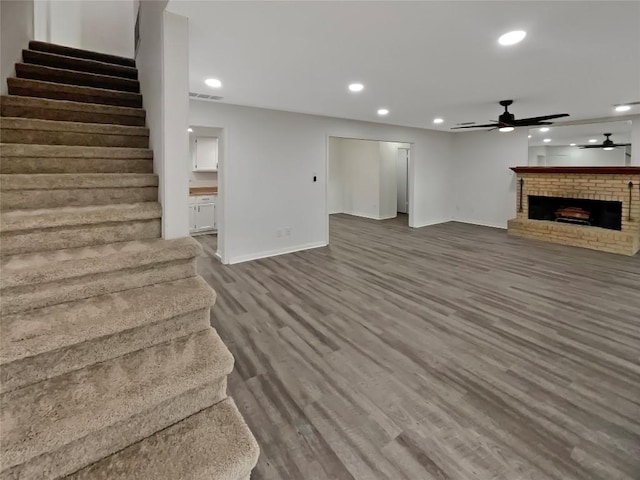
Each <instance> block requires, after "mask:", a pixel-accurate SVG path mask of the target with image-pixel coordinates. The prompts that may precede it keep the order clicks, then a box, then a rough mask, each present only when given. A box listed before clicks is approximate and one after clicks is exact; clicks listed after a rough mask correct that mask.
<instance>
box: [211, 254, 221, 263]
mask: <svg viewBox="0 0 640 480" xmlns="http://www.w3.org/2000/svg"><path fill="white" fill-rule="evenodd" d="M213 256H214V257H216V258H217V259H218V260H220V263H222V257H221V256H220V253H218V252H216V253H214V254H213Z"/></svg>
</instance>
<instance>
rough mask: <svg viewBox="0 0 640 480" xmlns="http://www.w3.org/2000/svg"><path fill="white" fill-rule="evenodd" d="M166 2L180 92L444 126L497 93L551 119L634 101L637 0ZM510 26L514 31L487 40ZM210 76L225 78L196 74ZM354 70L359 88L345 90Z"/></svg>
mask: <svg viewBox="0 0 640 480" xmlns="http://www.w3.org/2000/svg"><path fill="white" fill-rule="evenodd" d="M168 10H170V11H172V12H174V13H178V14H180V15H184V16H187V17H189V29H190V83H191V91H193V92H199V93H209V94H214V95H221V96H223V97H224V99H223V100H222V101H223V102H225V103H232V104H240V105H251V106H258V107H265V108H274V109H279V110H287V111H295V112H304V113H313V114H320V115H328V116H334V117H342V118H350V119H357V120H365V121H374V122H381V123H391V124H396V125H407V126H416V127H426V128H434V129H441V130H448V129H449V128H450V127H452V126H454V125H455V124H456V123H458V122H466V121H475V122H478V123H486V122H487V121H489V120H495V119H496V118H497V116H498V115H499V114H500V113H501V112H502V108H501V107H500V106H499V105H498V104H497V102H498V101H499V100H501V99H513V100H514V101H515V103H514V105H512V107H511V108H510V110H511V111H512V112H513V113H514V114H515V115H516V118H521V117H528V116H537V115H545V114H551V113H569V114H571V117H568V118H567V119H563V120H578V119H586V118H596V117H603V116H609V115H615V114H614V113H613V110H612V105H613V104H618V103H624V102H632V101H637V100H640V2H638V1H533V2H524V1H522V2H521V1H510V2H506V1H496V2H493V1H469V2H462V1H425V2H395V1H387V2H347V1H340V2H324V1H321V2H307V1H298V2H242V1H239V2H235V1H231V2H222V1H209V2H205V1H191V0H171V1H170V2H169V6H168ZM519 29H521V30H525V31H526V32H527V37H526V38H525V40H524V41H523V42H522V43H520V44H518V45H515V46H511V47H503V46H500V45H499V44H498V43H497V39H498V37H499V36H500V35H501V34H503V33H505V32H507V31H510V30H519ZM210 77H214V78H219V79H220V80H222V82H223V88H221V89H217V90H214V89H211V88H209V87H207V86H206V85H204V80H205V79H206V78H210ZM354 81H359V82H362V83H364V85H365V90H364V91H363V92H361V93H359V94H353V93H350V92H349V91H348V90H347V84H349V83H350V82H354ZM382 107H385V108H388V109H389V110H390V111H391V113H390V114H389V115H388V116H386V117H384V118H382V117H378V116H377V115H376V110H377V109H378V108H382ZM636 113H638V114H640V106H636V107H634V109H633V110H632V111H630V112H627V114H636ZM434 117H443V118H444V119H445V123H444V124H442V125H441V126H437V125H434V124H433V123H432V120H433V118H434Z"/></svg>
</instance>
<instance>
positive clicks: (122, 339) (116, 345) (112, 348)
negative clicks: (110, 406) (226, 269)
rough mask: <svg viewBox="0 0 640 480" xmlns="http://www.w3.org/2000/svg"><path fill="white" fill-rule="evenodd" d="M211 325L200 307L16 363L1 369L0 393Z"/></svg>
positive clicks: (205, 310)
mask: <svg viewBox="0 0 640 480" xmlns="http://www.w3.org/2000/svg"><path fill="white" fill-rule="evenodd" d="M210 326H211V325H210V314H209V308H203V309H200V310H195V311H193V312H188V313H186V314H183V315H177V316H175V317H171V318H168V319H160V320H159V321H157V322H156V323H153V324H151V325H143V326H142V327H139V328H133V329H129V330H123V331H121V332H119V333H117V334H114V335H109V336H106V337H99V338H96V339H94V340H91V341H86V342H83V343H79V344H75V345H73V346H71V347H68V348H61V349H58V350H54V351H49V352H46V353H43V354H40V355H36V356H31V357H27V358H24V359H21V360H16V361H13V362H11V363H8V364H6V365H2V366H0V380H1V388H2V391H1V392H0V393H7V392H11V391H13V390H17V389H19V388H23V387H26V386H28V385H31V384H33V383H36V382H41V381H43V380H47V379H49V378H53V377H57V376H60V375H65V374H67V373H69V372H71V371H74V370H79V369H81V368H85V367H88V366H90V365H93V364H95V363H98V362H104V361H107V360H110V359H112V358H116V357H119V356H122V355H127V354H129V353H131V352H134V351H136V350H141V349H143V348H149V347H152V346H154V345H158V344H160V343H164V342H168V341H171V340H174V339H176V338H180V337H184V336H187V335H191V334H194V333H197V332H200V331H203V330H206V329H208V328H210Z"/></svg>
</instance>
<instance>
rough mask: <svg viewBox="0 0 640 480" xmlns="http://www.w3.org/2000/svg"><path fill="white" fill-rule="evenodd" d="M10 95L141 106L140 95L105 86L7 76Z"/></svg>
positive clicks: (133, 106)
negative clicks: (86, 85) (97, 86)
mask: <svg viewBox="0 0 640 480" xmlns="http://www.w3.org/2000/svg"><path fill="white" fill-rule="evenodd" d="M7 84H8V86H9V94H10V95H22V96H26V97H39V98H50V99H54V100H71V101H74V102H87V103H100V104H105V105H117V106H121V107H132V108H142V95H141V94H139V93H133V92H122V91H119V90H110V89H106V88H96V87H82V86H78V85H65V84H61V83H55V82H45V81H42V80H30V79H28V78H15V77H14V78H8V79H7Z"/></svg>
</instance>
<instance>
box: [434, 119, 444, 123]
mask: <svg viewBox="0 0 640 480" xmlns="http://www.w3.org/2000/svg"><path fill="white" fill-rule="evenodd" d="M442 122H444V119H442V118H434V119H433V123H442Z"/></svg>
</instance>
